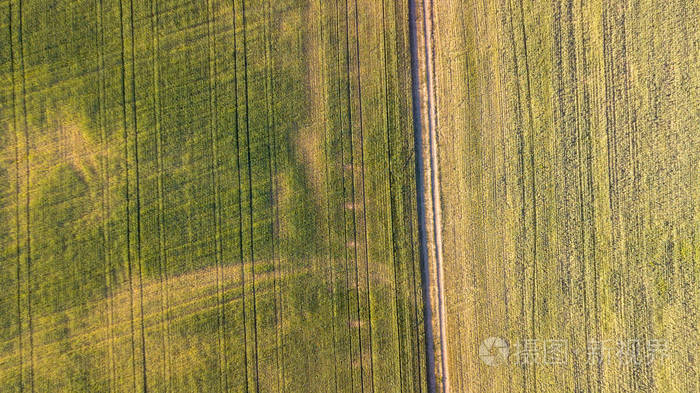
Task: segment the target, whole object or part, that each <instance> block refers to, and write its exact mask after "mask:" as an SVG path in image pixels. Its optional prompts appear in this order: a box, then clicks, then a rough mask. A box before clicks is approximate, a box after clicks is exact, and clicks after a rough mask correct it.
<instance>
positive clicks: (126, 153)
mask: <svg viewBox="0 0 700 393" xmlns="http://www.w3.org/2000/svg"><path fill="white" fill-rule="evenodd" d="M119 36H120V43H121V44H120V45H121V46H120V48H121V83H122V86H121V88H122V89H121V92H122V130H123V133H124V134H123V136H124V138H123V143H124V174H125V176H124V177H125V180H124V182H125V193H124V198H125V201H126V203H125V215H126V217H125V218H126V227H125V229H126V264H127V275H128V280H129V304H130V306H129V314H130V321H131V322H130V330H131V380H132V384H131V387H132V391H133V392H136V343H135V342H134V336H135V328H134V283H133V274H132V271H133V267H132V263H131V214H130V201H129V191H130V190H129V131H128V120H127V115H126V59H125V56H126V55H125V51H126V48H125V44H124V39H125V37H124V2H123V0H119Z"/></svg>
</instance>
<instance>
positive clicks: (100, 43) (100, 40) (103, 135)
mask: <svg viewBox="0 0 700 393" xmlns="http://www.w3.org/2000/svg"><path fill="white" fill-rule="evenodd" d="M95 4H96V23H97V25H96V31H97V34H96V41H97V42H96V47H97V57H98V67H99V81H98V85H99V86H98V90H99V92H98V111H99V127H100V143H101V148H102V151H101V152H100V155H101V157H100V172H101V173H100V176H101V184H100V186H101V192H102V193H101V201H100V202H101V215H100V219H101V221H102V222H101V225H102V248H103V253H104V255H103V262H104V268H105V271H104V274H105V289H106V291H105V292H106V296H107V297H108V299H109V300H108V302H109V304H108V309H107V335H108V338H109V349H108V357H109V364H108V367H109V374H108V375H109V381H108V386H109V391H110V392H112V391H115V390H116V369H115V367H116V366H115V357H114V330H113V324H114V320H113V319H114V304H113V300H112V294H113V288H112V286H113V284H112V272H113V267H112V260H111V246H110V236H109V226H108V224H107V222H108V220H109V217H110V200H109V158H108V155H107V152H108V147H109V145H108V141H107V131H106V124H105V122H106V110H105V76H104V69H105V60H104V56H105V55H104V46H105V45H104V44H105V42H104V41H105V40H104V23H103V17H102V13H103V4H102V0H96V1H95Z"/></svg>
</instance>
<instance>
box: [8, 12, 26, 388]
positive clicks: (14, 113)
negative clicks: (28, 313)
mask: <svg viewBox="0 0 700 393" xmlns="http://www.w3.org/2000/svg"><path fill="white" fill-rule="evenodd" d="M8 8H9V18H8V21H9V22H8V28H9V36H10V43H9V46H10V78H11V80H12V128H13V131H14V137H15V248H16V253H17V269H16V270H17V330H18V334H17V344H18V351H19V376H18V381H17V387H19V391H20V393H22V392H24V378H23V375H24V346H23V342H22V337H23V334H22V284H21V283H22V268H21V266H22V252H21V251H22V246H21V244H20V232H21V225H20V222H21V221H20V196H19V194H20V188H21V185H20V184H21V183H20V176H19V172H20V168H19V127H18V126H17V102H16V101H17V97H16V93H15V83H16V82H15V51H14V48H13V43H14V38H13V37H12V36H13V34H12V1H10V2H9V6H8Z"/></svg>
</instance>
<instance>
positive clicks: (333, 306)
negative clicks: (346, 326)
mask: <svg viewBox="0 0 700 393" xmlns="http://www.w3.org/2000/svg"><path fill="white" fill-rule="evenodd" d="M318 12H319V18H318V19H319V20H318V35H319V41H320V48H321V49H320V51H321V56H320V59H321V61H320V63H321V81H322V83H321V86H326V83H327V80H326V78H327V76H326V75H327V74H326V51H325V42H324V30H323V2H322V1H321V0H319V1H318ZM266 55H267V52H266ZM323 102H324V103H326V105H328V103H329V99H328V95H327V91H326V88H323ZM322 111H323V150H324V154H325V160H324V163H325V175H326V186H325V189H326V190H325V191H326V225H327V229H328V230H327V232H326V236H327V237H328V239H327V240H328V242H327V247H328V249H327V250H326V264H327V268H328V285H329V287H330V288H331V290H330V292H331V293H330V296H331V333H332V335H331V338H332V341H333V388H334V390H333V391H334V392H335V393H338V354H337V338H336V331H335V324H336V314H335V310H336V304H335V300H336V299H335V296H336V292H335V276H334V274H333V258H332V250H333V246H332V237H331V190H330V188H331V173H330V166H329V161H330V157H331V155H330V154H329V152H330V145H329V142H328V133H329V132H328V108H327V106H325V105H324V108H323V110H322Z"/></svg>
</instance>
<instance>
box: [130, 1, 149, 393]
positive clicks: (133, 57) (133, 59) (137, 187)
mask: <svg viewBox="0 0 700 393" xmlns="http://www.w3.org/2000/svg"><path fill="white" fill-rule="evenodd" d="M129 29H130V33H131V115H132V124H131V127H132V133H133V134H134V172H135V177H136V182H135V183H136V184H135V190H134V191H135V192H136V261H137V264H138V279H139V313H140V320H141V377H142V383H143V392H144V393H147V392H148V380H147V371H146V332H145V328H144V322H143V260H142V244H141V243H142V236H141V177H140V166H139V128H138V117H137V113H136V50H135V45H136V44H135V41H136V36H135V31H134V1H133V0H129ZM127 160H128V157H127Z"/></svg>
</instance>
